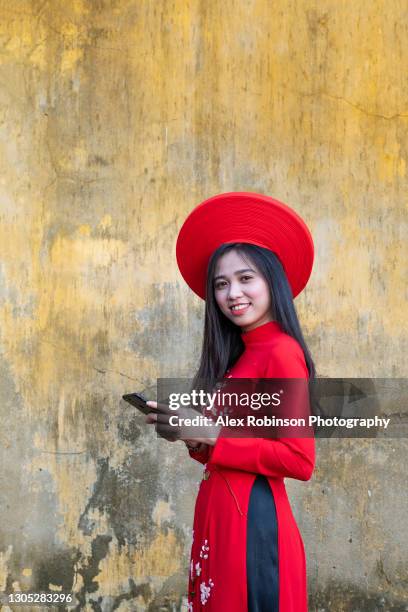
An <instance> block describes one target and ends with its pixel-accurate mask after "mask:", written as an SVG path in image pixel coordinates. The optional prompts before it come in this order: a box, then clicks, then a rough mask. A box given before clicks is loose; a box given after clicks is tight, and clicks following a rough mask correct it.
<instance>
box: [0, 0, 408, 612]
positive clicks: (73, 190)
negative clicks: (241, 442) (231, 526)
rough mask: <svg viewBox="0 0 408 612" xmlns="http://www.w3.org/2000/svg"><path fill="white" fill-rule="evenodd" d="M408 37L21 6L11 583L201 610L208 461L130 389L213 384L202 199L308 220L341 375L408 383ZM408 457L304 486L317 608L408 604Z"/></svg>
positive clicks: (406, 23)
mask: <svg viewBox="0 0 408 612" xmlns="http://www.w3.org/2000/svg"><path fill="white" fill-rule="evenodd" d="M407 27H408V14H407V10H406V5H405V3H404V2H399V1H398V2H391V3H386V2H384V1H383V0H373V1H372V2H365V1H363V0H356V1H354V2H338V1H337V0H336V1H334V0H333V1H331V0H323V1H317V0H276V1H273V2H272V1H270V0H245V1H241V0H235V1H233V0H223V1H221V0H214V1H213V0H208V1H203V0H201V1H200V0H188V1H186V0H173V1H148V0H68V1H62V0H53V1H51V0H31V1H30V0H17V1H15V2H8V1H6V0H1V1H0V82H1V87H0V96H1V103H0V113H1V114H0V145H1V146H0V221H1V223H0V249H1V263H0V266H1V267H0V279H1V280H0V322H1V326H0V347H1V359H0V367H1V374H0V394H1V404H0V407H1V417H0V418H1V421H0V439H1V465H2V470H1V475H0V482H1V489H0V490H1V527H0V590H13V589H18V588H22V589H24V590H28V589H44V590H50V589H55V590H58V589H61V588H64V589H65V590H73V591H74V592H75V593H76V594H77V598H78V599H77V609H84V610H85V609H86V610H91V609H93V610H113V609H121V610H150V611H154V610H178V609H180V607H181V605H182V601H183V594H184V593H185V591H186V576H187V564H188V553H189V545H190V541H191V539H190V538H191V523H192V513H193V505H194V497H195V494H196V490H197V483H198V481H199V478H200V472H201V470H200V467H199V466H198V464H197V465H196V464H195V462H193V461H190V460H189V459H188V458H187V457H186V453H185V450H184V448H182V446H181V445H179V444H173V445H172V446H169V445H168V444H167V443H166V442H164V441H158V440H157V439H156V438H155V436H154V434H153V433H152V432H151V431H150V430H149V431H148V430H147V427H146V426H145V425H144V422H143V419H142V418H141V417H139V416H137V415H135V414H134V412H132V411H131V409H128V408H125V407H124V406H123V405H122V404H121V403H120V401H119V398H120V396H121V394H122V393H123V392H125V391H131V390H135V389H140V388H143V389H145V390H146V392H147V393H149V394H153V391H154V383H155V379H156V377H157V376H158V375H161V376H166V375H181V376H183V375H186V376H187V375H190V374H191V373H192V372H193V370H194V367H195V365H196V362H197V357H198V353H199V348H200V340H201V329H202V321H203V304H202V303H201V302H200V300H199V299H198V298H196V297H195V296H193V295H192V294H191V293H190V292H189V291H188V289H187V288H186V287H185V286H184V284H183V282H182V280H181V278H180V276H179V274H178V271H177V268H176V264H175V257H174V245H175V238H176V235H177V231H178V228H179V227H180V225H181V223H182V221H183V219H184V217H185V216H186V214H187V213H188V212H189V211H190V210H191V209H192V207H193V206H194V205H195V204H196V203H197V202H199V201H200V200H201V199H203V198H205V197H208V196H210V195H213V194H214V193H217V192H221V191H230V190H253V191H260V192H264V193H267V194H270V195H273V196H275V197H277V198H278V199H281V200H283V201H286V202H288V203H289V204H291V205H292V206H293V207H294V208H295V209H296V210H298V211H299V213H300V214H302V216H303V217H304V218H305V219H306V220H307V222H308V224H309V225H310V227H311V229H312V233H313V235H314V238H315V242H316V264H315V269H314V273H313V276H312V279H311V281H310V284H309V286H308V288H307V289H306V291H305V292H304V293H303V294H302V295H301V296H300V297H299V298H298V299H297V306H298V311H299V315H300V317H301V320H302V323H303V325H304V329H305V334H306V336H307V339H308V341H309V344H310V347H311V350H312V352H313V355H314V357H315V359H316V362H317V366H318V369H319V371H320V373H321V374H324V375H326V376H327V375H332V376H383V377H391V376H404V375H405V376H406V374H407V365H406V359H405V356H406V354H407V333H406V329H405V328H404V323H405V322H406V318H407V309H406V302H405V301H404V291H405V289H406V277H405V263H406V250H405V249H406V246H405V245H406V242H407V230H406V201H407V183H406V162H407V156H408V151H407V143H408V138H407V124H408V99H407V98H408V82H407V77H406V75H407V74H408V55H407V53H406V44H407ZM406 450H407V443H406V440H396V441H383V442H381V443H380V442H378V441H372V440H367V441H366V442H364V443H356V442H350V441H349V442H347V441H324V442H320V444H319V449H318V465H317V469H316V473H315V476H314V479H313V480H312V481H311V482H310V483H307V484H303V483H302V484H300V483H295V482H290V483H288V488H289V490H290V493H291V496H292V499H293V507H294V512H295V514H296V517H297V519H298V521H299V525H300V528H301V530H302V533H303V535H304V540H305V545H306V550H307V555H308V566H309V589H310V604H311V609H312V610H317V609H319V610H321V611H323V610H330V612H333V611H335V612H337V611H343V610H377V609H386V610H406V607H405V605H406V604H405V603H404V602H405V601H406V593H407V550H408V546H407V544H408V542H407V530H406V502H407V493H406V486H405V477H404V474H403V470H402V469H401V466H402V465H404V462H405V458H406ZM404 508H405V509H404Z"/></svg>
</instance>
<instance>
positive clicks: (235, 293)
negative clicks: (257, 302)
mask: <svg viewBox="0 0 408 612" xmlns="http://www.w3.org/2000/svg"><path fill="white" fill-rule="evenodd" d="M242 295H243V293H242V287H241V285H240V284H239V283H231V284H230V287H229V292H228V298H229V299H230V300H231V301H232V300H236V299H238V298H240V297H242Z"/></svg>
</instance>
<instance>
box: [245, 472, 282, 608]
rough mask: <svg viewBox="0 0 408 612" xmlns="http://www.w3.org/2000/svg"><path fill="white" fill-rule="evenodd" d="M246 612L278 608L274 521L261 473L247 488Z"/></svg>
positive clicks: (276, 536)
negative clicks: (248, 492) (248, 496)
mask: <svg viewBox="0 0 408 612" xmlns="http://www.w3.org/2000/svg"><path fill="white" fill-rule="evenodd" d="M246 565H247V587H248V612H278V611H279V565H278V523H277V519H276V508H275V500H274V498H273V494H272V490H271V487H270V486H269V482H268V479H267V478H266V477H265V476H261V475H260V474H258V475H257V477H256V479H255V481H254V484H253V486H252V489H251V494H250V498H249V506H248V519H247V563H246Z"/></svg>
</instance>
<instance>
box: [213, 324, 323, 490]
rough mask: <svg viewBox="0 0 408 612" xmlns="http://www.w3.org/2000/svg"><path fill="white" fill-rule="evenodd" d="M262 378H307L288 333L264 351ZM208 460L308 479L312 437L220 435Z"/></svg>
mask: <svg viewBox="0 0 408 612" xmlns="http://www.w3.org/2000/svg"><path fill="white" fill-rule="evenodd" d="M265 361H266V368H265V372H264V374H263V377H264V378H306V379H307V378H308V370H307V367H306V363H305V359H304V355H303V351H302V349H301V347H300V346H299V344H298V343H297V342H296V341H295V340H294V339H293V338H290V337H289V336H284V337H283V339H282V341H281V342H280V343H279V344H278V345H277V346H275V347H273V348H272V349H270V350H269V351H268V353H267V354H266V355H265ZM211 463H214V464H216V465H219V466H220V467H224V468H230V469H236V470H243V471H245V472H254V473H256V474H262V475H264V476H268V477H272V478H296V479H297V480H309V479H310V477H311V475H312V472H313V469H314V465H315V443H314V438H312V437H310V438H306V437H305V438H279V439H266V438H227V437H226V438H224V437H222V436H219V437H218V439H217V441H216V444H215V446H214V447H213V452H212V455H211Z"/></svg>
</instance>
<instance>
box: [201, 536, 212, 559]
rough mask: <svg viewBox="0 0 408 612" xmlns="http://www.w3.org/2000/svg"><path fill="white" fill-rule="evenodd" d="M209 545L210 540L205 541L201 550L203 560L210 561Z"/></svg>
mask: <svg viewBox="0 0 408 612" xmlns="http://www.w3.org/2000/svg"><path fill="white" fill-rule="evenodd" d="M207 545H208V540H204V544H203V545H202V546H201V550H200V557H201V558H202V559H208V551H209V550H210V547H209V546H207Z"/></svg>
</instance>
